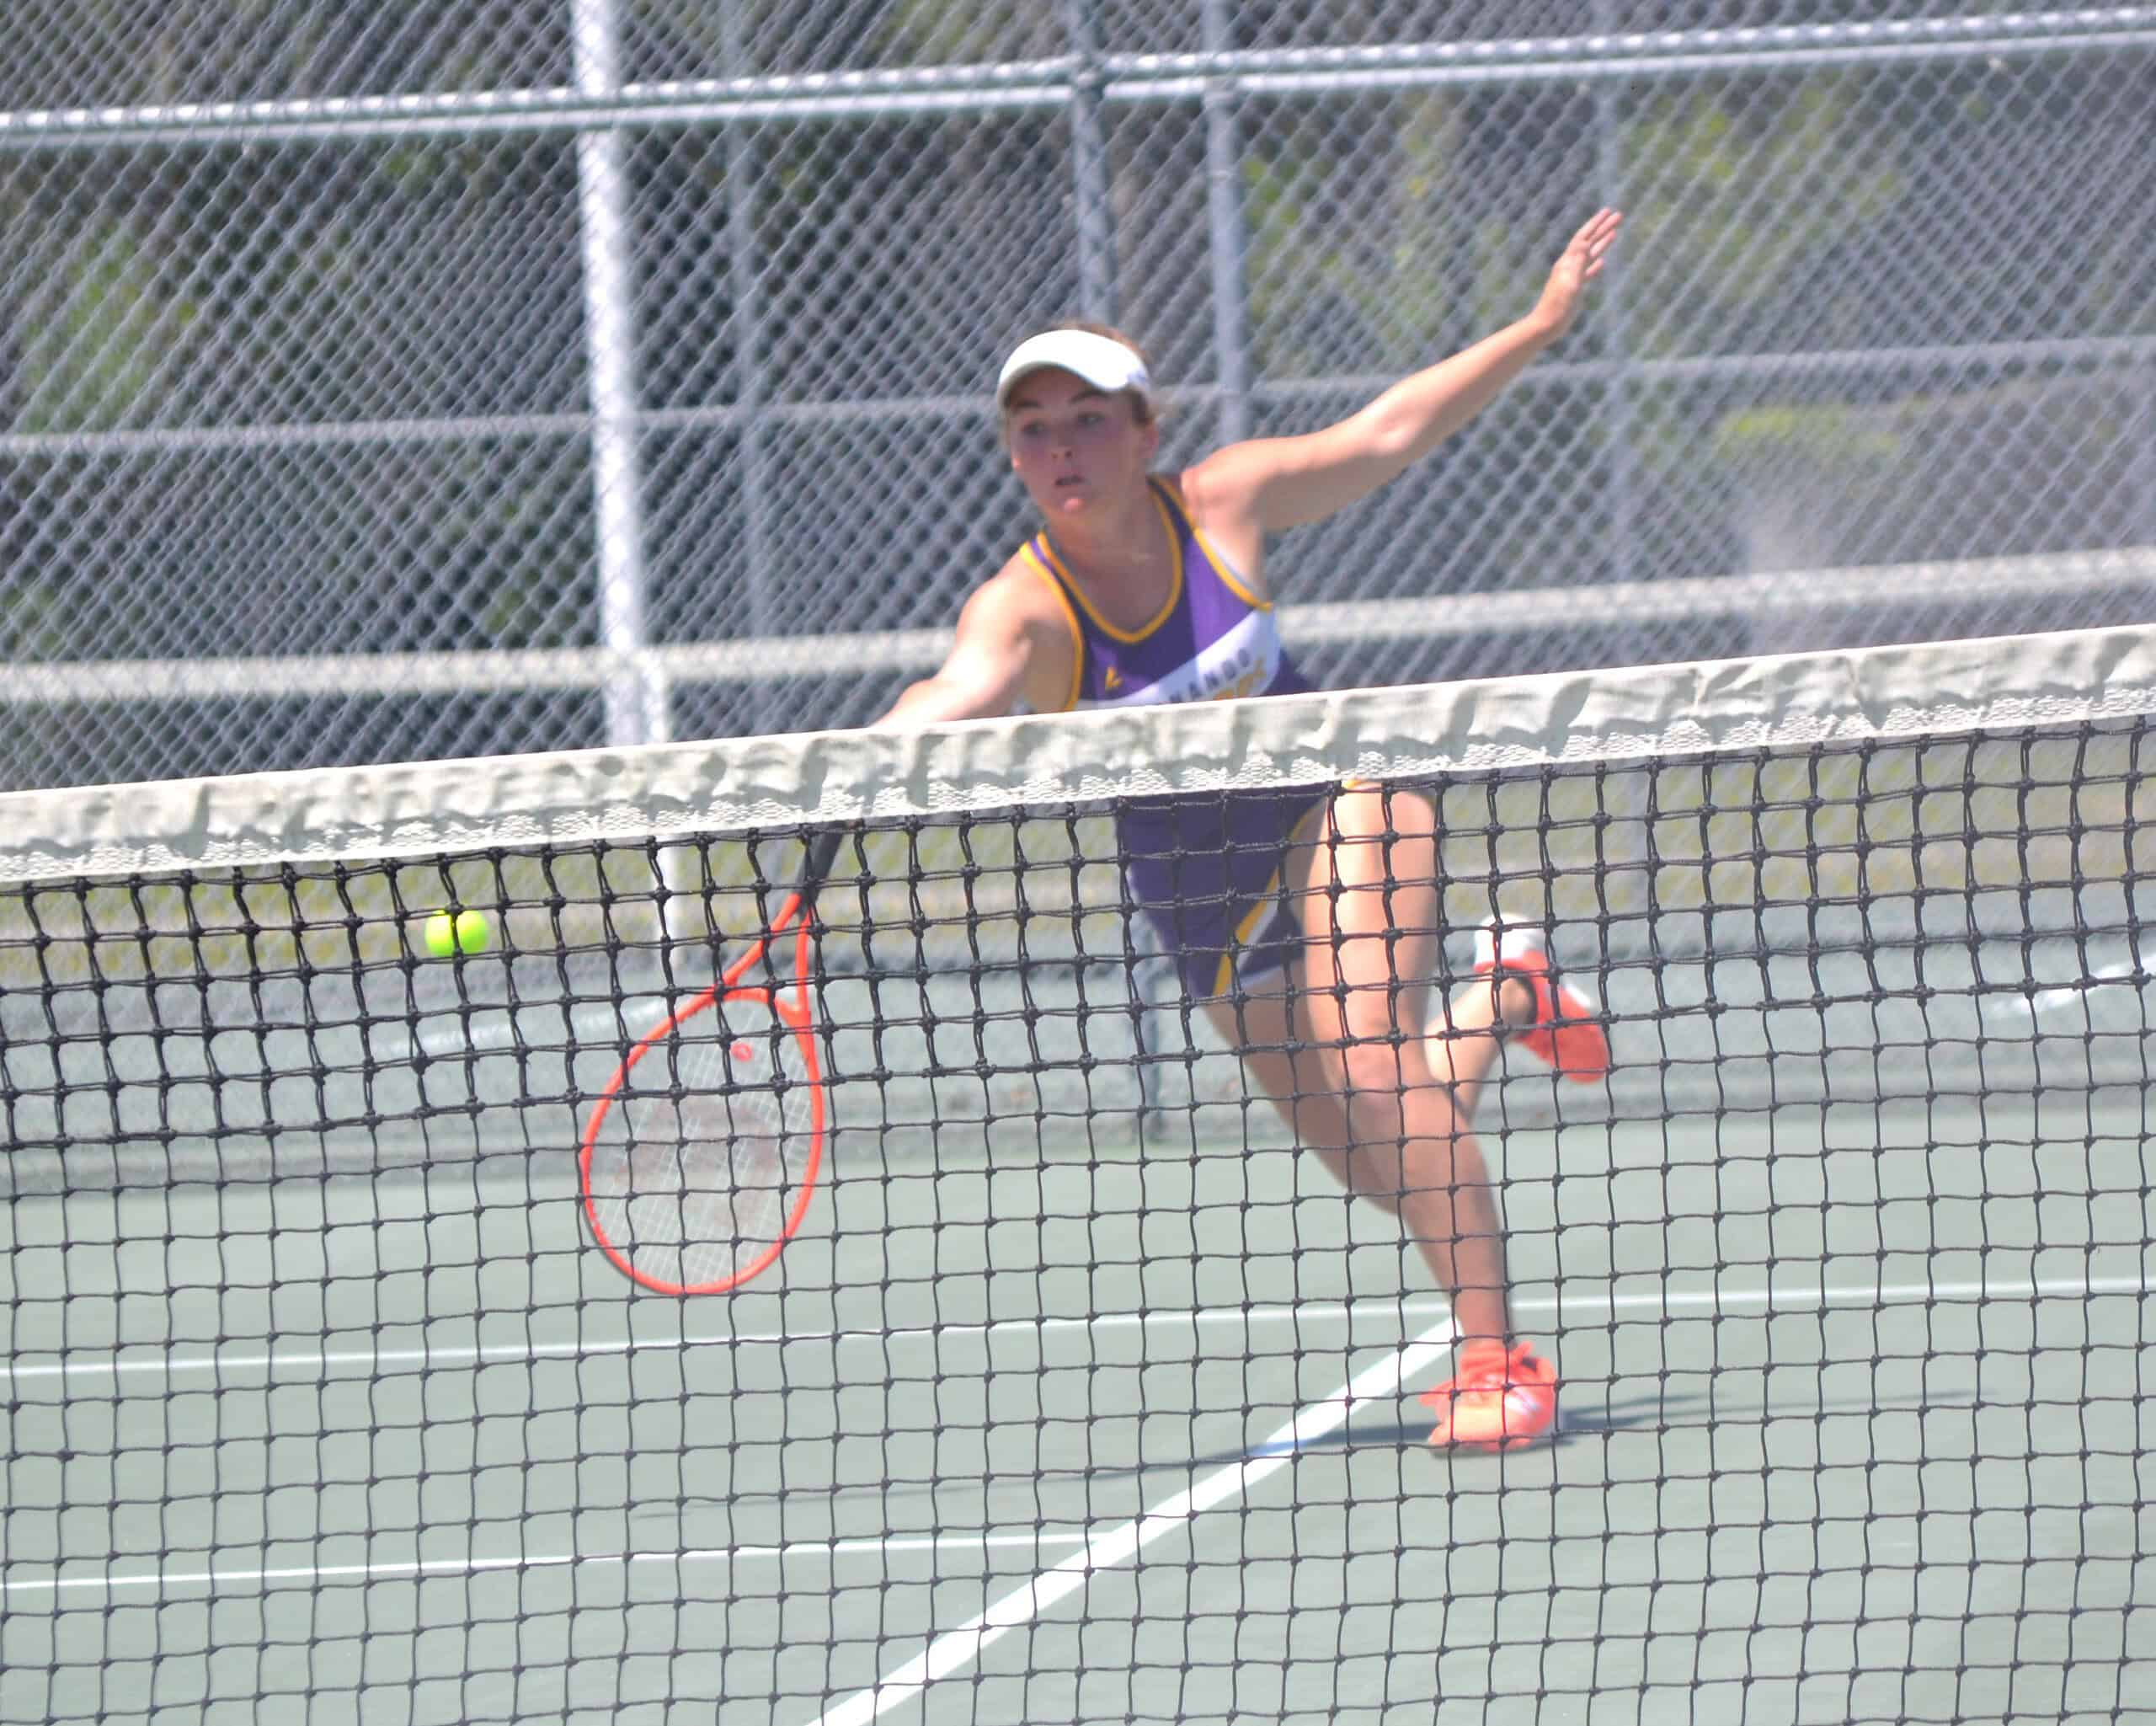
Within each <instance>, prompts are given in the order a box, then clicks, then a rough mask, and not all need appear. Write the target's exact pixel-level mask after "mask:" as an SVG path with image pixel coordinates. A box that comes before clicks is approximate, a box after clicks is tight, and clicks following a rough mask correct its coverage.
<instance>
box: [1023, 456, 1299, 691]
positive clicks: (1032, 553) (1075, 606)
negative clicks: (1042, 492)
mask: <svg viewBox="0 0 2156 1726" xmlns="http://www.w3.org/2000/svg"><path fill="white" fill-rule="evenodd" d="M1150 487H1151V490H1152V493H1153V501H1154V504H1155V507H1156V508H1158V509H1159V510H1160V511H1161V521H1163V522H1164V523H1166V526H1167V529H1168V537H1169V538H1170V539H1171V541H1172V542H1174V545H1175V580H1174V582H1173V584H1172V585H1171V587H1170V590H1169V593H1168V599H1167V603H1166V604H1165V605H1164V606H1162V607H1161V610H1160V611H1159V612H1158V613H1157V614H1155V616H1154V617H1153V618H1152V619H1151V620H1150V622H1149V623H1146V624H1145V626H1144V627H1143V628H1139V629H1138V630H1135V631H1124V630H1121V629H1118V628H1116V627H1115V626H1114V625H1113V623H1109V622H1108V621H1107V619H1106V618H1105V617H1102V616H1101V614H1100V613H1099V612H1097V611H1096V610H1094V608H1093V607H1092V604H1091V601H1088V600H1087V599H1086V595H1085V591H1084V590H1083V589H1081V587H1080V586H1079V585H1078V584H1077V582H1076V581H1075V580H1073V579H1072V577H1071V575H1070V571H1069V570H1067V569H1065V568H1064V567H1063V562H1062V559H1061V558H1059V557H1058V556H1057V555H1056V551H1055V547H1054V544H1053V543H1051V542H1050V541H1049V537H1048V535H1047V534H1046V533H1045V532H1042V533H1038V534H1036V535H1034V536H1033V538H1032V539H1031V540H1029V541H1027V544H1026V550H1025V554H1026V557H1027V559H1028V560H1029V561H1030V562H1031V563H1032V564H1033V567H1034V568H1035V569H1038V571H1039V572H1040V574H1041V575H1042V576H1043V578H1044V579H1045V580H1047V581H1048V582H1049V585H1051V586H1052V587H1054V589H1055V590H1056V595H1057V596H1058V597H1059V599H1060V600H1061V601H1063V608H1064V610H1065V612H1066V613H1067V614H1068V615H1069V617H1070V630H1071V635H1072V638H1073V639H1074V641H1075V644H1076V646H1077V649H1078V653H1077V660H1078V664H1077V669H1076V671H1075V675H1074V676H1073V677H1072V679H1071V690H1070V697H1068V698H1067V699H1066V700H1065V703H1064V706H1065V708H1066V709H1069V708H1111V707H1141V706H1146V705H1149V704H1151V703H1160V702H1171V701H1225V700H1227V699H1228V698H1229V697H1232V696H1240V695H1298V694H1300V693H1302V692H1304V691H1305V690H1307V689H1309V688H1310V687H1311V685H1310V681H1309V680H1308V679H1306V678H1305V676H1303V674H1302V672H1301V671H1299V669H1298V668H1297V667H1296V665H1295V662H1294V660H1292V659H1290V658H1289V655H1288V654H1287V652H1286V650H1285V649H1283V647H1282V646H1281V644H1280V630H1279V626H1278V623H1276V622H1275V620H1274V617H1273V607H1271V606H1270V605H1268V604H1267V603H1266V602H1265V601H1263V600H1261V599H1258V598H1257V597H1256V596H1253V595H1252V594H1251V591H1250V590H1249V589H1247V588H1246V587H1245V586H1244V585H1243V584H1242V583H1241V581H1240V580H1237V579H1236V576H1235V573H1234V569H1233V567H1232V566H1231V565H1230V564H1229V563H1228V561H1227V560H1226V559H1225V558H1222V557H1220V556H1219V555H1217V554H1216V553H1214V552H1213V551H1212V549H1211V548H1209V547H1208V546H1207V544H1206V543H1205V541H1204V539H1203V536H1201V535H1200V534H1199V533H1198V530H1197V528H1196V527H1194V526H1193V525H1192V524H1191V521H1190V518H1189V517H1188V516H1187V515H1185V514H1184V513H1183V510H1182V505H1180V504H1179V503H1178V502H1177V500H1176V498H1175V494H1173V493H1172V492H1171V491H1170V490H1169V489H1168V488H1167V487H1166V486H1165V485H1163V484H1161V482H1160V481H1159V480H1157V479H1155V480H1153V481H1151V482H1150Z"/></svg>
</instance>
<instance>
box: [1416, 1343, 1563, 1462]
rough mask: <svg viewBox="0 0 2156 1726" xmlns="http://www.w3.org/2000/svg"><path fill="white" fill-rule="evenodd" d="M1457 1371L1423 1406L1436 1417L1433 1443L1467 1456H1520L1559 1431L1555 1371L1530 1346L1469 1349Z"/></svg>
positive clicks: (1426, 1397)
mask: <svg viewBox="0 0 2156 1726" xmlns="http://www.w3.org/2000/svg"><path fill="white" fill-rule="evenodd" d="M1458 1364H1459V1367H1460V1370H1459V1371H1458V1372H1457V1373H1456V1374H1455V1375H1454V1376H1453V1377H1451V1378H1449V1379H1447V1380H1446V1381H1444V1383H1443V1384H1441V1385H1439V1386H1438V1387H1437V1388H1436V1389H1435V1390H1430V1391H1425V1392H1422V1400H1423V1401H1424V1402H1425V1403H1428V1404H1429V1406H1430V1407H1431V1408H1433V1409H1435V1410H1436V1411H1437V1416H1438V1424H1436V1425H1435V1426H1433V1428H1431V1429H1430V1442H1431V1443H1432V1444H1433V1445H1451V1446H1454V1447H1456V1448H1459V1449H1464V1450H1481V1451H1516V1450H1518V1449H1519V1448H1520V1447H1521V1446H1522V1445H1531V1444H1534V1443H1535V1442H1536V1441H1537V1440H1540V1439H1545V1438H1547V1437H1549V1436H1550V1435H1551V1434H1552V1433H1553V1432H1555V1431H1556V1426H1557V1369H1556V1367H1555V1366H1553V1365H1550V1362H1549V1361H1547V1360H1544V1359H1543V1358H1542V1357H1541V1356H1540V1355H1537V1354H1536V1353H1535V1352H1534V1344H1531V1343H1518V1344H1514V1345H1513V1347H1512V1348H1510V1349H1502V1348H1500V1347H1499V1346H1498V1345H1497V1344H1496V1343H1494V1342H1489V1341H1485V1342H1483V1343H1481V1344H1479V1345H1478V1344H1475V1343H1469V1344H1465V1345H1464V1346H1463V1347H1462V1348H1461V1349H1460V1359H1459V1363H1458Z"/></svg>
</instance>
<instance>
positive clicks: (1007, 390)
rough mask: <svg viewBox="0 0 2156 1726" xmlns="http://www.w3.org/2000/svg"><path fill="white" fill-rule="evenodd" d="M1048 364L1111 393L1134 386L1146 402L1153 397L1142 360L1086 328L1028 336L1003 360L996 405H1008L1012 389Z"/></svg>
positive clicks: (1046, 369)
mask: <svg viewBox="0 0 2156 1726" xmlns="http://www.w3.org/2000/svg"><path fill="white" fill-rule="evenodd" d="M1051 367H1053V368H1054V370H1056V371H1068V372H1070V373H1072V374H1074V375H1075V376H1076V377H1081V378H1083V379H1085V381H1086V382H1087V383H1090V384H1091V385H1092V386H1093V387H1094V388H1095V389H1097V390H1105V391H1107V392H1108V393H1110V394H1113V393H1115V392H1117V391H1118V390H1126V389H1134V390H1136V391H1137V392H1138V393H1139V394H1140V395H1141V396H1144V397H1145V398H1146V399H1147V400H1148V401H1150V400H1151V399H1152V397H1153V380H1152V377H1151V376H1150V374H1149V373H1148V372H1147V371H1146V370H1145V361H1143V360H1141V359H1139V357H1138V355H1135V354H1134V353H1132V352H1131V351H1130V350H1129V348H1126V347H1125V346H1123V344H1122V343H1121V342H1118V341H1112V340H1110V339H1108V338H1107V336H1104V335H1095V334H1093V333H1092V332H1091V330H1086V329H1050V330H1044V331H1043V332H1042V333H1041V334H1039V335H1035V336H1028V337H1027V339H1025V340H1024V341H1022V342H1020V343H1019V344H1018V346H1017V350H1016V351H1015V352H1014V353H1012V355H1011V357H1010V358H1009V359H1007V360H1006V361H1004V362H1003V375H1002V376H1001V377H999V378H997V379H996V381H995V405H996V406H997V407H999V408H1007V407H1009V406H1010V405H1011V391H1012V390H1013V389H1015V388H1017V386H1018V385H1019V384H1020V383H1021V382H1023V381H1024V380H1025V379H1026V378H1027V377H1031V376H1032V375H1033V373H1034V372H1036V371H1048V370H1049V369H1050V368H1051Z"/></svg>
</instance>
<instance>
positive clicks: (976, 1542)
mask: <svg viewBox="0 0 2156 1726" xmlns="http://www.w3.org/2000/svg"><path fill="white" fill-rule="evenodd" d="M1084 1539H1085V1536H1084V1535H1082V1534H1080V1533H1078V1532H1076V1531H1073V1532H1071V1533H1069V1534H1048V1533H1041V1534H986V1533H983V1534H977V1535H963V1534H937V1535H926V1536H906V1535H878V1536H875V1537H873V1539H867V1538H864V1539H859V1540H806V1541H789V1542H787V1544H786V1545H784V1546H776V1547H689V1548H687V1549H686V1550H683V1551H680V1552H550V1553H541V1554H539V1555H537V1556H536V1557H535V1556H531V1555H526V1554H519V1555H517V1556H515V1557H513V1558H430V1559H424V1560H422V1559H409V1560H406V1561H404V1562H402V1563H397V1562H392V1563H368V1564H324V1565H315V1564H295V1565H291V1566H287V1567H286V1568H280V1569H275V1570H271V1569H259V1570H234V1569H229V1568H227V1569H222V1570H145V1571H140V1572H137V1573H136V1574H133V1575H126V1576H64V1577H41V1578H34V1579H27V1580H23V1581H8V1582H0V1600H12V1599H13V1598H14V1597H15V1596H16V1595H51V1596H54V1597H59V1596H61V1595H70V1594H89V1593H95V1594H98V1595H112V1594H115V1593H117V1592H118V1591H120V1590H123V1589H138V1588H154V1589H157V1590H160V1591H163V1590H166V1589H170V1588H232V1587H243V1588H259V1587H267V1586H269V1585H270V1584H273V1583H279V1582H303V1583H306V1584H309V1585H311V1586H313V1587H321V1586H322V1585H323V1584H338V1583H345V1584H352V1583H366V1584H372V1583H376V1582H396V1581H398V1580H403V1579H410V1580H418V1579H423V1578H426V1577H441V1576H483V1575H485V1574H487V1573H488V1572H489V1571H495V1570H559V1569H563V1568H570V1567H574V1568H579V1569H581V1568H591V1567H599V1566H606V1565H612V1566H616V1567H618V1568H622V1569H628V1568H632V1566H635V1565H638V1564H724V1565H728V1566H732V1565H735V1564H742V1563H752V1562H754V1561H755V1560H758V1559H764V1560H771V1559H781V1560H783V1559H788V1558H823V1559H837V1558H851V1557H860V1556H870V1557H874V1558H885V1557H888V1556H889V1554H891V1553H893V1552H943V1551H945V1550H954V1551H959V1552H982V1551H985V1550H990V1549H993V1548H996V1547H1030V1548H1031V1549H1032V1550H1033V1552H1036V1553H1038V1552H1039V1551H1040V1550H1041V1549H1042V1548H1043V1547H1075V1546H1076V1545H1078V1544H1079V1543H1080V1542H1082V1541H1083V1540H1084Z"/></svg>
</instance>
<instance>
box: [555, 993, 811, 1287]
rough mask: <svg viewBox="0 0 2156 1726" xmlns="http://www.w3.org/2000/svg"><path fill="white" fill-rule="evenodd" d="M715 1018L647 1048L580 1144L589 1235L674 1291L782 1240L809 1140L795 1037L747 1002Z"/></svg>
mask: <svg viewBox="0 0 2156 1726" xmlns="http://www.w3.org/2000/svg"><path fill="white" fill-rule="evenodd" d="M725 1012H726V1021H727V1022H726V1023H724V1024H723V1025H721V1024H719V1023H710V1024H709V1025H708V1026H705V1025H702V1024H699V1023H697V1021H698V1020H704V1019H709V1018H712V1015H711V1014H709V1013H702V1014H698V1015H696V1016H695V1018H691V1020H689V1021H687V1022H685V1023H684V1025H683V1026H682V1027H681V1028H680V1031H679V1033H678V1034H675V1035H671V1036H669V1037H667V1038H665V1039H663V1040H662V1041H660V1042H659V1043H657V1044H654V1045H653V1046H652V1047H651V1048H649V1049H648V1050H646V1052H645V1054H644V1055H643V1059H642V1060H640V1061H638V1063H637V1065H636V1066H635V1067H634V1068H633V1069H632V1070H631V1071H630V1073H629V1075H628V1077H627V1082H625V1083H624V1085H623V1087H622V1091H621V1093H620V1094H619V1095H618V1096H617V1097H616V1098H615V1101H614V1106H613V1108H612V1109H611V1110H610V1113H609V1119H608V1122H607V1123H606V1125H607V1128H608V1130H606V1131H603V1132H602V1133H601V1134H600V1136H599V1138H598V1139H597V1141H595V1143H594V1145H593V1146H592V1156H591V1169H590V1183H589V1185H590V1205H591V1211H592V1218H593V1221H594V1223H595V1226H597V1228H598V1229H599V1231H600V1234H601V1235H602V1237H604V1238H605V1240H606V1242H607V1243H608V1244H609V1245H610V1246H611V1248H613V1250H614V1251H615V1252H616V1253H618V1254H620V1255H621V1256H622V1258H625V1259H626V1260H627V1262H628V1264H630V1266H631V1267H632V1269H633V1270H634V1271H635V1272H636V1273H637V1274H639V1275H641V1276H643V1277H646V1278H648V1279H649V1280H653V1281H654V1282H656V1283H659V1284H661V1285H670V1286H673V1287H677V1288H682V1289H691V1288H697V1287H703V1286H707V1285H712V1284H714V1283H721V1282H724V1281H727V1280H729V1279H731V1278H733V1277H734V1276H736V1275H738V1274H739V1273H740V1271H741V1270H742V1269H744V1267H745V1266H746V1265H748V1264H750V1263H752V1262H753V1261H754V1260H755V1259H756V1258H760V1257H761V1256H762V1255H763V1254H764V1253H766V1252H767V1251H768V1250H769V1249H770V1248H771V1246H772V1245H773V1243H774V1242H777V1241H778V1240H780V1239H781V1238H782V1237H783V1235H784V1233H785V1231H786V1228H787V1220H788V1217H789V1215H790V1212H791V1210H792V1205H793V1203H794V1201H795V1199H796V1197H797V1194H798V1187H799V1184H800V1182H801V1180H802V1179H803V1177H804V1173H805V1170H804V1168H803V1165H804V1163H805V1162H806V1160H807V1158H808V1157H809V1152H810V1149H811V1146H812V1143H813V1141H814V1130H815V1129H814V1117H813V1113H812V1111H811V1109H810V1107H809V1087H810V1084H811V1082H812V1081H811V1079H810V1076H809V1071H808V1070H807V1067H806V1066H805V1063H804V1061H803V1057H802V1055H801V1052H800V1049H799V1045H798V1041H797V1039H796V1038H795V1035H794V1034H793V1033H792V1031H791V1030H790V1029H787V1028H786V1027H784V1026H783V1025H782V1024H781V1023H780V1022H779V1021H778V1020H777V1019H776V1017H775V1016H773V1015H772V1014H771V1013H770V1011H769V1010H768V1008H761V1007H757V1006H755V1004H753V1003H751V1002H746V1001H741V1000H729V1001H728V1002H727V1003H726V1009H725Z"/></svg>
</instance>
